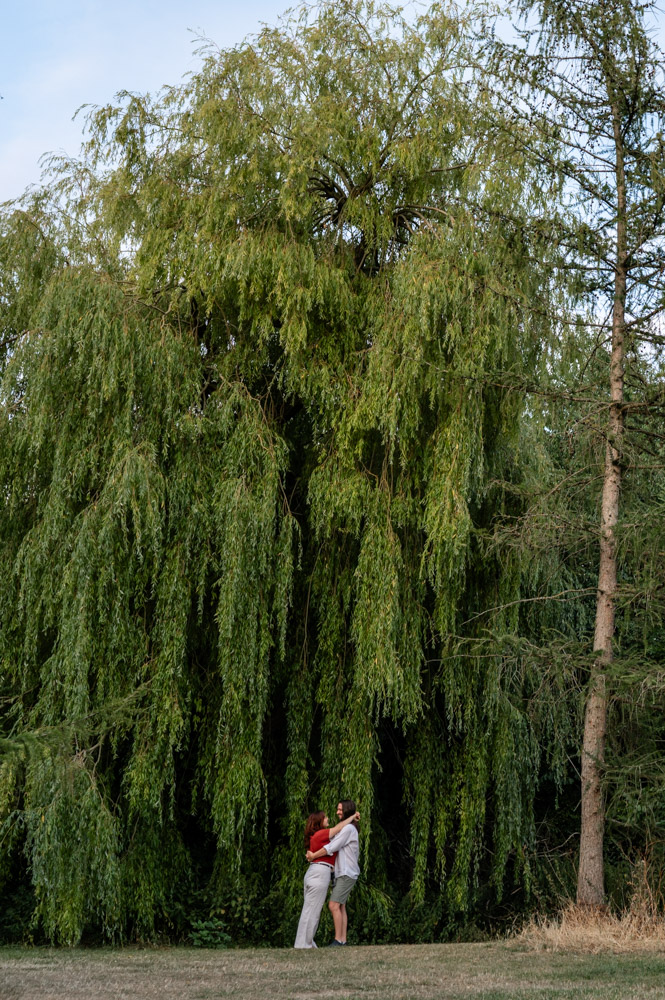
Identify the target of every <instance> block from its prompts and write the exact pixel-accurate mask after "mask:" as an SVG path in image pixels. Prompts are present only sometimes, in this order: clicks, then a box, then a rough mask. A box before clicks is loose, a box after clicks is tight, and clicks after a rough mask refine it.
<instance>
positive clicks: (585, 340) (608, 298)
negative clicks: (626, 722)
mask: <svg viewBox="0 0 665 1000" xmlns="http://www.w3.org/2000/svg"><path fill="white" fill-rule="evenodd" d="M517 9H518V11H519V12H521V13H522V14H524V15H525V16H526V15H532V16H534V15H535V17H536V19H537V21H538V23H537V26H536V27H535V28H533V29H532V28H528V29H525V30H524V31H522V32H521V44H520V45H516V46H513V45H505V44H502V43H499V44H498V45H497V47H496V49H495V57H496V58H497V60H498V61H497V62H496V63H495V72H496V71H497V70H499V67H500V70H499V72H500V74H501V86H500V87H496V90H495V93H496V96H497V100H498V101H500V102H501V103H502V107H503V109H504V112H505V115H506V118H505V119H504V120H505V123H506V124H505V125H504V127H503V128H504V133H508V132H510V131H511V130H514V133H515V136H516V138H517V142H518V144H519V146H520V148H522V149H523V151H524V154H525V156H526V158H527V159H529V160H531V162H533V163H534V165H538V166H539V168H540V169H541V171H542V176H543V178H544V183H548V182H549V183H555V184H557V185H558V189H559V190H560V192H561V200H560V202H559V206H560V207H559V208H558V212H555V213H550V215H549V219H548V220H547V221H545V220H543V225H544V226H546V227H547V226H548V225H549V226H550V227H551V230H550V231H551V233H552V238H553V240H556V243H557V244H558V247H559V252H560V274H561V275H562V280H563V282H564V283H565V287H566V289H567V295H568V310H567V315H568V317H569V318H570V319H571V320H573V319H574V304H575V303H576V304H577V307H578V309H579V312H578V321H577V327H575V326H574V325H573V326H572V327H569V329H572V330H573V334H572V337H570V338H569V337H568V336H567V335H566V334H565V327H562V329H563V330H564V334H563V337H562V339H563V340H564V341H565V340H568V339H570V340H573V339H574V338H575V337H577V340H578V343H577V352H578V355H580V354H583V353H584V351H585V350H587V352H588V353H587V355H586V358H585V359H584V360H583V361H582V363H581V364H580V365H578V366H577V370H578V371H579V372H581V376H582V377H581V379H580V381H578V384H577V385H574V381H573V382H570V381H569V386H572V387H573V392H574V394H576V395H577V396H578V397H580V396H581V397H584V396H586V398H587V400H588V404H587V405H588V408H587V412H586V415H585V416H584V415H582V416H581V419H582V420H583V422H584V423H586V424H587V426H589V425H591V426H592V427H593V429H594V431H595V432H596V435H597V437H598V438H601V439H602V442H603V451H604V461H603V472H602V477H601V482H602V487H601V491H600V496H599V498H598V500H599V520H600V528H599V532H598V551H599V565H598V573H597V596H596V607H595V626H594V639H593V652H594V663H593V667H592V669H591V672H590V677H589V682H588V694H587V698H586V708H585V722H584V735H583V738H582V746H581V768H582V781H581V788H582V793H581V804H582V807H581V840H580V860H579V872H578V886H577V900H578V902H579V903H580V904H591V905H596V906H597V905H602V904H603V903H604V901H605V889H604V875H603V872H604V867H603V837H604V829H605V818H604V804H603V789H602V780H603V767H604V756H605V741H606V730H607V712H608V689H607V684H608V673H609V672H610V668H611V665H612V663H613V660H614V658H615V651H614V643H615V639H614V636H615V625H616V613H617V606H621V605H624V606H625V600H626V598H625V594H626V591H627V589H628V588H627V587H626V586H625V585H624V587H623V593H622V588H621V587H620V584H619V565H620V560H621V553H620V550H619V547H620V544H621V542H620V539H621V520H622V518H621V493H622V489H623V486H624V481H625V476H626V471H627V470H628V473H629V475H630V474H631V473H632V472H633V468H634V467H635V466H636V465H637V469H639V459H636V454H637V455H639V452H640V451H641V450H642V448H641V445H640V441H645V440H648V437H647V438H646V439H645V437H644V435H647V436H651V437H652V438H655V439H656V440H658V437H659V435H658V433H657V429H656V428H655V427H654V424H653V420H654V418H656V419H658V418H659V416H660V415H662V403H663V396H662V382H661V381H660V377H659V374H658V365H657V358H656V354H655V353H654V348H655V347H656V346H657V345H658V344H660V343H662V336H661V335H660V332H659V330H658V327H657V325H655V319H656V317H657V316H658V314H659V311H660V310H661V308H662V300H663V277H662V266H661V260H660V257H661V246H662V239H663V235H665V218H664V215H663V204H664V200H663V196H664V193H665V147H664V146H663V132H662V130H663V124H664V121H665V101H664V99H663V93H662V72H663V67H664V65H665V62H664V59H663V55H662V53H661V52H659V51H658V49H657V48H656V46H655V45H654V43H653V42H652V41H651V39H650V37H649V32H648V28H647V24H646V21H645V18H646V17H647V16H648V13H649V12H650V11H651V10H652V9H653V5H652V4H649V3H637V2H635V0H598V2H593V3H590V2H565V3H564V2H559V0H542V2H522V3H518V4H517ZM507 78H509V79H510V80H511V81H512V86H511V87H506V79H507ZM527 120H528V123H529V126H530V127H531V129H532V132H531V135H538V141H537V142H535V143H534V142H533V141H532V140H531V138H530V134H529V132H528V131H527V130H526V129H525V127H524V123H525V121H527ZM571 279H572V280H571ZM571 306H572V307H573V308H571ZM585 310H586V311H585ZM562 315H565V312H562ZM606 316H607V319H606V318H605V317H606ZM589 322H590V323H591V324H592V326H591V327H587V329H591V330H592V331H593V332H594V336H592V337H589V336H587V335H586V334H585V333H584V331H583V326H580V325H579V324H580V323H581V324H586V323H589ZM645 347H646V351H647V353H646V356H645V354H644V348H645ZM605 361H606V362H607V364H605ZM570 371H571V373H572V372H573V371H574V369H571V370H570ZM592 373H593V375H592ZM598 374H600V375H601V381H600V383H597V382H595V381H594V375H598ZM627 380H628V381H627ZM580 383H581V384H580ZM599 413H602V418H599V416H598V414H599ZM630 418H632V425H631V424H629V420H630ZM631 432H632V433H631ZM643 457H644V454H642V458H643ZM658 457H659V455H658V454H656V458H658ZM653 467H654V471H655V473H656V474H658V470H659V464H658V462H656V463H653ZM635 478H637V479H639V478H640V473H639V471H636V472H635ZM652 523H653V522H652ZM654 531H655V535H652V544H653V543H654V541H655V539H656V537H657V535H658V530H657V527H656V526H654ZM642 561H643V559H642V556H638V557H637V559H636V561H635V562H633V564H632V566H631V567H630V568H629V569H628V572H629V573H632V574H635V573H636V571H637V567H638V566H639V564H640V563H641V562H642ZM624 567H625V561H624ZM623 571H624V573H625V572H626V569H625V568H624V570H623ZM657 587H658V585H656V589H657ZM651 592H652V593H653V592H654V590H653V587H652V588H651Z"/></svg>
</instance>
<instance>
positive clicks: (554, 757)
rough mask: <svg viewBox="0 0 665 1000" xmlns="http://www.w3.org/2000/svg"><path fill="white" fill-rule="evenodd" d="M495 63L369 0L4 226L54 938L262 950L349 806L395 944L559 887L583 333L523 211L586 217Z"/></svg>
mask: <svg viewBox="0 0 665 1000" xmlns="http://www.w3.org/2000/svg"><path fill="white" fill-rule="evenodd" d="M468 38H469V32H468V24H467V22H466V21H465V20H464V18H462V17H461V16H460V15H459V14H458V13H457V12H456V11H454V10H453V9H452V8H450V9H449V8H447V7H442V6H441V7H440V6H434V7H432V8H431V9H430V10H429V11H428V13H427V14H426V16H424V17H423V18H420V19H416V20H415V21H413V20H410V21H408V20H406V19H404V18H403V17H402V16H401V15H400V14H399V13H398V12H395V11H393V10H389V9H387V8H386V9H383V8H380V7H374V6H372V5H367V4H364V3H355V2H341V3H333V4H325V5H323V6H321V7H320V8H319V9H317V10H315V11H304V12H301V13H298V14H296V15H294V17H293V19H292V20H287V21H285V22H284V23H283V24H282V25H281V26H280V27H279V28H277V29H271V28H266V29H264V30H263V31H262V32H261V34H260V35H259V36H258V37H256V38H255V39H254V40H253V41H251V42H248V43H245V44H243V45H241V46H239V47H238V48H235V49H232V50H227V51H221V52H220V51H217V50H215V49H214V48H213V47H212V46H209V47H206V48H205V49H204V51H203V62H202V67H201V69H200V71H199V72H198V73H196V74H195V75H194V76H193V77H192V78H191V80H190V81H189V82H188V83H186V84H185V85H184V86H181V87H178V88H173V89H167V90H165V91H164V92H163V93H161V94H159V95H158V96H157V97H156V98H153V99H151V98H148V97H138V96H136V95H132V94H124V95H120V98H119V103H118V104H117V105H114V106H109V107H106V108H101V109H96V110H94V111H93V112H92V113H91V114H90V116H89V119H88V139H87V144H86V147H85V151H84V156H83V158H82V159H81V160H80V161H76V162H67V163H64V162H61V161H57V160H56V161H54V162H53V163H52V174H51V180H50V183H49V185H48V186H47V187H46V188H45V190H44V191H43V192H41V193H39V194H38V195H33V196H29V197H26V198H25V199H24V200H23V201H22V202H21V203H20V204H17V205H14V206H9V208H8V209H7V210H6V212H5V214H4V216H3V221H2V234H1V243H0V254H1V255H2V279H1V280H2V286H1V288H0V308H1V317H2V319H1V327H0V330H1V334H0V339H1V341H2V345H3V352H4V354H3V358H2V390H1V393H2V418H1V419H2V422H1V424H0V480H1V482H2V486H1V488H0V503H1V504H2V516H1V517H0V546H1V550H2V558H3V564H4V566H5V572H4V573H3V575H2V579H1V582H0V616H1V632H0V664H1V671H2V673H1V675H0V683H1V685H2V692H1V697H2V702H1V705H2V723H1V724H2V735H3V742H2V751H3V760H2V765H1V771H0V774H1V785H0V823H1V824H2V827H1V830H2V834H1V837H0V844H1V849H2V861H1V862H0V864H1V865H2V867H1V868H0V873H1V875H2V878H3V879H4V880H5V882H4V884H5V886H8V885H10V883H11V879H12V878H14V879H15V880H16V879H17V878H18V879H19V880H20V879H23V881H24V882H26V883H27V882H29V883H30V884H31V886H32V889H33V892H34V914H33V922H34V924H35V926H38V927H40V928H42V930H43V931H44V932H45V933H46V935H47V936H49V937H50V938H51V939H54V940H56V941H62V942H76V941H78V940H79V939H80V937H81V935H82V934H83V933H84V932H86V931H88V930H91V931H95V932H97V933H99V932H101V933H103V934H104V935H106V936H108V937H111V938H114V937H115V938H118V937H120V938H122V937H123V936H124V937H132V936H136V935H139V936H141V935H142V936H146V935H148V936H149V935H152V934H155V933H159V932H167V933H169V932H170V933H182V930H183V927H185V929H186V919H187V914H188V913H189V912H193V908H194V907H195V903H192V902H191V900H192V899H195V900H197V899H198V900H199V901H200V900H201V899H204V900H205V905H206V906H208V907H210V908H212V909H213V910H214V912H218V913H219V912H221V910H220V909H219V907H220V905H221V902H223V901H224V900H227V899H228V898H229V896H230V894H231V892H232V890H233V888H234V887H236V890H235V892H236V895H235V896H234V899H235V904H234V905H235V906H236V910H232V909H231V910H228V909H227V910H226V913H227V919H228V914H229V913H235V914H236V917H237V916H238V913H240V910H238V907H239V906H240V904H241V900H242V899H243V898H245V897H243V895H242V894H243V893H245V896H246V898H249V896H250V895H251V893H252V892H253V893H254V896H252V897H251V898H253V899H256V898H259V897H265V896H266V895H267V894H269V893H270V894H271V896H270V898H271V899H273V900H276V901H278V902H279V907H280V912H281V911H282V910H283V911H284V912H286V913H287V914H289V913H293V912H295V909H296V907H297V906H298V901H299V895H300V878H301V873H302V865H303V862H302V847H301V843H300V838H301V828H302V820H303V815H304V814H305V813H306V812H307V811H308V810H309V809H312V808H326V809H332V808H334V804H335V802H336V801H337V800H338V798H339V797H341V796H344V797H346V796H349V797H353V798H355V799H356V800H357V801H358V803H359V805H360V808H361V810H362V813H363V830H364V838H363V851H364V865H365V874H366V881H365V890H364V892H365V898H366V900H368V901H369V902H368V903H367V905H374V906H375V907H378V910H377V913H379V915H380V911H381V907H382V906H385V905H387V901H388V896H387V895H386V894H385V892H384V890H387V891H388V893H390V892H391V891H392V889H394V888H395V887H397V888H398V889H403V890H405V889H407V888H408V889H409V890H410V894H411V895H410V899H411V900H412V902H413V904H414V905H416V904H417V903H418V902H419V901H422V900H423V899H424V898H425V895H426V894H427V893H434V895H435V896H436V897H438V898H439V900H440V905H441V909H442V912H444V911H445V912H447V913H449V914H454V913H460V912H472V911H473V906H474V901H475V900H477V899H478V898H479V893H480V895H482V893H483V892H484V882H488V883H491V885H492V886H493V890H492V891H493V892H494V893H495V896H500V894H501V891H502V886H503V883H504V880H505V877H506V871H507V867H509V868H510V870H511V871H512V872H513V875H514V877H515V878H517V879H518V881H520V880H521V883H522V884H525V883H528V878H529V872H528V865H529V851H530V847H531V845H532V844H533V839H534V809H535V804H534V803H535V796H536V791H537V787H538V780H539V773H540V769H541V765H542V764H543V761H547V767H548V768H550V769H551V768H555V769H556V767H557V766H560V765H561V760H562V759H563V758H562V756H561V755H562V753H564V751H565V745H566V740H567V739H568V737H569V731H570V727H571V723H570V719H569V717H568V715H567V712H566V711H565V698H564V697H562V688H561V687H560V685H559V682H558V681H557V680H556V678H554V677H550V676H549V675H547V674H545V675H543V674H541V673H540V672H539V669H538V668H536V667H534V666H533V660H532V659H529V658H528V657H527V658H525V657H523V656H522V654H521V650H520V642H519V640H518V639H516V638H514V636H515V633H516V630H517V628H518V618H517V613H516V608H517V606H518V605H517V603H516V602H517V601H518V599H519V597H520V595H521V594H522V593H523V591H524V588H525V587H527V588H528V586H529V567H526V566H524V565H523V564H522V562H521V557H520V555H519V553H518V552H517V550H516V549H515V548H514V547H510V546H505V547H502V546H501V545H498V544H497V543H496V541H495V537H494V524H495V521H496V519H497V518H498V517H502V516H503V515H504V514H506V513H507V512H509V508H510V507H511V505H514V504H515V503H516V502H518V501H516V500H515V496H516V491H515V490H512V491H510V490H507V489H506V484H507V483H513V484H514V483H517V482H519V481H521V479H523V477H524V476H528V475H534V474H535V471H534V470H535V468H536V465H537V458H536V457H535V456H536V454H537V450H534V448H533V447H532V437H530V434H531V433H532V432H530V431H529V430H528V427H527V416H528V413H527V411H526V409H525V403H524V394H523V392H521V391H520V390H519V388H518V387H519V385H520V384H522V381H521V375H520V373H523V371H524V370H525V369H527V370H529V371H533V370H534V368H535V367H537V366H538V365H539V364H541V363H542V358H543V352H542V344H543V342H544V341H545V339H546V338H547V336H548V330H547V327H546V320H544V319H543V317H544V316H546V315H547V311H546V310H544V309H535V308H533V303H534V302H540V301H542V299H543V297H544V296H546V295H547V280H546V275H545V271H544V269H543V267H542V266H538V267H536V265H535V263H534V261H535V260H536V259H538V260H540V261H541V262H542V261H543V260H544V259H546V257H547V250H546V248H545V247H544V246H543V245H542V240H541V241H540V243H539V236H538V233H537V232H536V231H526V230H523V229H522V230H521V229H519V228H517V227H514V226H512V225H511V223H510V219H509V216H508V213H507V212H502V210H501V209H502V206H504V205H507V204H509V203H512V202H514V201H515V200H518V201H519V202H520V203H521V204H523V205H527V204H533V205H535V206H537V204H538V202H539V200H540V199H542V198H545V197H546V196H547V195H546V194H543V193H542V192H540V191H539V190H538V189H537V188H536V189H534V190H530V189H529V188H528V187H527V186H526V178H525V176H524V171H523V167H522V162H521V159H520V157H519V156H518V155H515V156H512V157H510V156H508V155H504V156H503V157H502V158H499V159H498V160H497V159H496V158H495V157H494V150H493V149H492V148H491V147H490V146H489V144H488V142H487V132H486V131H485V129H484V121H485V106H484V104H483V98H482V94H478V93H477V92H474V91H473V89H472V87H471V85H470V83H469V79H468V75H467V73H466V66H467V61H468V45H469V41H468ZM497 373H501V374H497ZM496 607H501V608H503V610H502V611H501V612H499V613H497V614H494V616H493V619H492V621H493V629H494V639H495V640H496V641H493V642H491V643H490V642H488V636H487V631H486V627H485V620H484V619H483V611H484V609H487V608H496ZM529 664H531V666H530V665H529ZM557 761H558V762H559V763H558V764H557ZM397 814H399V817H400V818H399V819H396V816H397ZM395 823H396V824H397V827H398V828H399V830H400V832H401V831H407V832H406V834H405V836H406V837H407V839H408V845H407V846H406V848H405V847H404V845H401V844H397V843H396V842H395V840H394V839H392V840H391V829H392V828H393V826H394V824H395ZM488 849H489V850H488ZM17 872H18V873H19V874H18V875H17V874H16V873H17ZM250 883H251V886H250ZM243 886H244V888H242V887H243ZM248 886H250V888H248ZM479 886H480V888H479ZM237 887H241V888H237ZM251 887H253V888H251ZM391 887H392V888H391ZM197 893H198V894H199V895H197ZM238 893H239V894H240V895H238ZM359 898H361V897H359ZM188 907H189V909H188ZM215 907H217V909H215ZM255 918H256V911H254V912H253V913H252V919H253V920H254V919H255ZM234 919H235V918H234ZM290 932H291V928H290V926H289V925H288V921H287V922H286V923H284V922H283V921H282V922H280V925H279V927H277V928H276V929H275V928H273V929H272V930H271V929H270V927H267V929H266V930H265V934H272V935H273V936H272V939H273V940H279V941H282V940H283V941H288V940H289V939H290ZM280 935H281V937H280Z"/></svg>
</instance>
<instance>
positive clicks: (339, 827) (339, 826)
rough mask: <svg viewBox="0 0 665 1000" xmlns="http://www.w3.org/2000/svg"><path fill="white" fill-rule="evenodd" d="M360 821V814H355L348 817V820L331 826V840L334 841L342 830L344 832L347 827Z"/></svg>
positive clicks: (329, 831)
mask: <svg viewBox="0 0 665 1000" xmlns="http://www.w3.org/2000/svg"><path fill="white" fill-rule="evenodd" d="M359 819H360V813H359V812H356V813H354V814H353V816H347V817H346V819H343V820H341V821H340V822H339V823H337V824H336V825H335V826H331V828H330V829H329V830H328V833H329V834H330V839H331V840H332V838H333V837H334V836H335V835H336V834H337V833H339V832H340V831H341V830H343V829H344V827H345V826H348V825H349V823H353V821H354V820H359Z"/></svg>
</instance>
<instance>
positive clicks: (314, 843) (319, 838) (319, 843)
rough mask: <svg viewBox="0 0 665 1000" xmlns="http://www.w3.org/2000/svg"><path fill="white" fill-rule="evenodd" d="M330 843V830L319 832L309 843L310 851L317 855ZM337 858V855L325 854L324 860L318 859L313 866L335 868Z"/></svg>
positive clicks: (313, 835)
mask: <svg viewBox="0 0 665 1000" xmlns="http://www.w3.org/2000/svg"><path fill="white" fill-rule="evenodd" d="M329 841H330V830H327V829H323V830H317V831H316V833H313V834H312V839H311V840H310V842H309V849H310V851H311V852H312V854H316V852H317V851H320V850H321V848H322V847H323V845H324V844H327V843H329ZM336 857H337V855H336V854H324V855H323V857H322V858H317V859H316V861H313V862H312V864H315V865H318V864H324V865H330V866H331V867H334V865H335V858H336Z"/></svg>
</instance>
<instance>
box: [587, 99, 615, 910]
mask: <svg viewBox="0 0 665 1000" xmlns="http://www.w3.org/2000/svg"><path fill="white" fill-rule="evenodd" d="M610 96H611V97H612V95H610ZM612 121H613V127H614V143H615V154H616V159H615V176H616V193H617V231H616V257H615V280H614V307H613V311H612V354H611V359H610V406H609V419H608V424H607V445H606V449H605V471H604V477H603V492H602V502H601V523H600V563H599V569H598V591H597V596H596V622H595V633H594V647H593V648H594V652H595V653H597V658H596V660H595V663H594V668H593V674H592V677H591V682H590V685H589V695H588V699H587V704H586V711H585V719H584V738H583V743H582V802H581V812H582V815H581V827H580V863H579V869H578V876H577V902H578V904H580V905H586V906H602V905H603V903H604V900H605V884H604V875H603V835H604V829H605V811H604V804H603V793H602V785H601V780H602V769H603V763H604V755H605V731H606V726H607V693H606V683H605V670H606V668H607V666H608V664H609V663H611V661H612V639H613V635H614V615H615V595H616V586H617V559H616V525H617V522H618V520H619V502H620V494H621V452H622V438H623V429H624V406H623V404H624V363H625V312H626V279H627V250H626V243H627V238H626V236H627V234H626V182H625V170H624V153H623V137H622V133H621V123H620V115H619V109H618V107H617V104H616V101H614V100H612Z"/></svg>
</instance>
